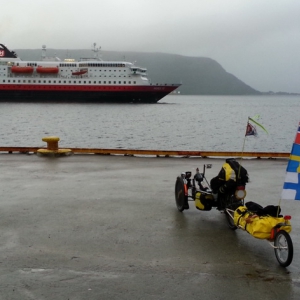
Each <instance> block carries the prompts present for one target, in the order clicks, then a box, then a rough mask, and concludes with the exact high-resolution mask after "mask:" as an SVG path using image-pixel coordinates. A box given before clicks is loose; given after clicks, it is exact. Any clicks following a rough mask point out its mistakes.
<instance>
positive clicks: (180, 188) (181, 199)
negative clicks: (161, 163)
mask: <svg viewBox="0 0 300 300" xmlns="http://www.w3.org/2000/svg"><path fill="white" fill-rule="evenodd" d="M175 202H176V206H177V209H178V210H179V211H180V212H182V211H184V203H185V194H184V182H183V179H182V178H181V177H177V179H176V183H175Z"/></svg>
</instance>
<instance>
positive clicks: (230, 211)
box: [224, 198, 243, 230]
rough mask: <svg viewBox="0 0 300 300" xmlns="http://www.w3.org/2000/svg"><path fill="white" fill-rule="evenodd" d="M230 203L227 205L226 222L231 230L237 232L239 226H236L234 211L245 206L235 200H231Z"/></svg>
mask: <svg viewBox="0 0 300 300" xmlns="http://www.w3.org/2000/svg"><path fill="white" fill-rule="evenodd" d="M230 200H231V201H230V203H229V204H228V205H227V207H226V209H225V210H224V212H225V216H226V220H227V223H228V226H229V228H230V229H231V230H236V229H237V226H236V225H235V224H234V220H233V214H234V211H235V210H236V209H237V208H238V207H239V206H241V205H243V203H242V201H234V200H233V198H231V199H230Z"/></svg>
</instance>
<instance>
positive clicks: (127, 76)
mask: <svg viewBox="0 0 300 300" xmlns="http://www.w3.org/2000/svg"><path fill="white" fill-rule="evenodd" d="M92 50H93V52H94V57H93V58H81V59H79V60H78V61H76V60H74V59H64V60H60V59H59V58H58V57H47V55H46V46H42V56H41V60H40V61H23V60H21V59H20V58H19V57H18V55H17V54H16V53H15V52H14V51H11V50H9V49H8V48H7V47H6V46H5V45H3V44H0V101H2V102H3V101H5V102H45V101H47V102H82V103H91V102H92V103H156V102H158V101H159V100H160V99H162V98H163V97H165V96H166V95H168V94H170V93H172V92H173V91H175V90H176V89H177V88H178V87H179V86H180V84H153V83H151V81H150V79H149V78H148V77H147V69H145V68H141V67H138V66H136V65H135V64H134V63H131V62H125V61H103V60H101V59H100V58H99V55H98V52H99V48H96V44H94V48H93V49H92Z"/></svg>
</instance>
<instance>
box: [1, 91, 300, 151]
mask: <svg viewBox="0 0 300 300" xmlns="http://www.w3.org/2000/svg"><path fill="white" fill-rule="evenodd" d="M299 107H300V96H183V95H169V96H167V97H165V98H163V99H162V100H160V101H159V102H158V103H157V104H76V103H70V104H66V103H61V104H60V103H8V102H5V103H3V102H2V103H0V124H1V130H0V147H3V146H11V147H45V146H46V144H45V143H44V142H42V138H43V137H45V136H49V135H55V136H58V137H59V138H60V142H59V146H60V147H79V148H106V149H115V148H121V149H153V150H191V151H242V148H243V145H244V138H245V130H246V125H247V121H248V117H254V116H256V115H259V119H258V122H259V123H260V124H261V125H263V126H264V127H265V129H266V130H267V131H268V133H266V132H265V131H264V130H262V129H261V128H260V127H259V126H257V125H255V124H254V125H255V126H256V129H257V132H258V136H257V137H253V136H249V137H247V138H246V139H245V145H244V151H263V152H264V151H266V152H289V151H290V150H291V146H292V143H293V141H294V137H295V134H296V130H297V128H298V122H299V121H300V109H299Z"/></svg>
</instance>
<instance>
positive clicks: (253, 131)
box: [245, 122, 257, 136]
mask: <svg viewBox="0 0 300 300" xmlns="http://www.w3.org/2000/svg"><path fill="white" fill-rule="evenodd" d="M250 135H254V136H257V131H256V128H255V127H254V126H253V125H252V124H250V123H249V122H248V123H247V127H246V134H245V136H250Z"/></svg>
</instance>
